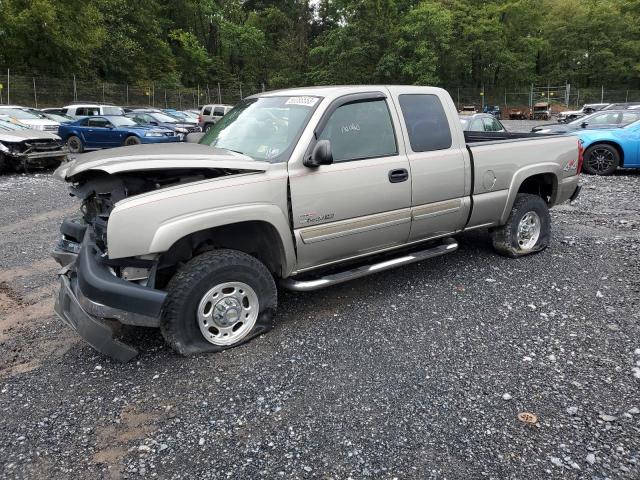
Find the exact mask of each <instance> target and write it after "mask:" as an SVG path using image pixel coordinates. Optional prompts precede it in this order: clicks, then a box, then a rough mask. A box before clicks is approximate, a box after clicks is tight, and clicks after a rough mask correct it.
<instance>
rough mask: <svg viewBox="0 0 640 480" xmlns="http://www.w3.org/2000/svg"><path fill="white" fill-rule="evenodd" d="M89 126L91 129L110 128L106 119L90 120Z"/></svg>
mask: <svg viewBox="0 0 640 480" xmlns="http://www.w3.org/2000/svg"><path fill="white" fill-rule="evenodd" d="M89 126H90V127H100V128H106V127H108V126H109V121H108V120H107V119H106V118H100V117H98V118H90V119H89Z"/></svg>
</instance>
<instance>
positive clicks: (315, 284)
mask: <svg viewBox="0 0 640 480" xmlns="http://www.w3.org/2000/svg"><path fill="white" fill-rule="evenodd" d="M457 249H458V242H456V241H455V240H454V239H453V238H447V239H446V240H445V241H444V242H443V243H442V244H441V245H438V246H436V247H432V248H428V249H426V250H421V251H419V252H413V253H410V254H407V255H403V256H401V257H397V258H392V259H391V260H385V261H383V262H379V263H374V264H373V265H363V266H360V267H356V268H353V269H351V270H345V271H344V272H339V273H333V274H330V275H326V276H324V277H320V278H316V279H313V280H296V279H295V278H285V279H283V280H281V281H280V285H282V287H284V288H286V289H288V290H295V291H297V292H309V291H312V290H319V289H321V288H325V287H329V286H331V285H338V284H339V283H344V282H348V281H349V280H354V279H356V278H360V277H365V276H367V275H371V274H372V273H377V272H383V271H385V270H390V269H392V268H395V267H400V266H403V265H408V264H410V263H415V262H421V261H422V260H426V259H427V258H433V257H438V256H440V255H444V254H447V253H452V252H455V251H456V250H457Z"/></svg>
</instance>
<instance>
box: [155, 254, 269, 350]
mask: <svg viewBox="0 0 640 480" xmlns="http://www.w3.org/2000/svg"><path fill="white" fill-rule="evenodd" d="M167 290H168V295H167V300H166V302H165V306H164V308H163V312H162V321H161V330H162V334H163V336H164V338H165V340H166V341H167V343H168V344H169V345H171V347H172V348H173V349H174V350H176V351H177V352H178V353H180V354H182V355H190V354H194V353H204V352H219V351H222V350H225V349H227V348H231V347H235V346H238V345H241V344H243V343H245V342H247V341H249V340H250V339H252V338H254V337H256V336H258V335H260V334H262V333H265V332H267V331H269V330H271V328H273V317H274V314H275V310H276V305H277V290H276V285H275V282H274V280H273V277H272V276H271V273H269V270H268V269H267V268H266V267H265V266H264V264H263V263H261V262H260V261H259V260H257V259H256V258H254V257H252V256H250V255H248V254H246V253H243V252H239V251H236V250H214V251H210V252H205V253H203V254H201V255H198V256H197V257H194V258H193V259H191V260H190V261H189V262H188V263H187V264H186V265H185V267H184V268H183V269H182V270H180V271H179V272H178V273H176V274H175V275H174V276H173V278H172V279H171V281H170V282H169V284H168V286H167Z"/></svg>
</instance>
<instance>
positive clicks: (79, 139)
mask: <svg viewBox="0 0 640 480" xmlns="http://www.w3.org/2000/svg"><path fill="white" fill-rule="evenodd" d="M58 135H59V136H60V137H61V138H62V140H64V141H65V142H66V143H67V146H68V147H69V151H70V152H71V153H82V152H84V151H85V150H95V149H99V148H110V147H121V146H123V145H125V146H127V145H139V144H141V143H169V142H179V141H180V137H178V135H176V132H174V131H173V130H171V129H169V128H163V127H149V126H144V125H139V124H138V123H136V122H134V121H133V120H132V119H130V118H127V117H123V116H118V115H103V116H100V117H98V116H96V117H84V118H81V119H79V120H77V121H75V122H72V123H66V124H62V125H60V128H59V129H58Z"/></svg>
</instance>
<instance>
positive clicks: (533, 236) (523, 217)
mask: <svg viewBox="0 0 640 480" xmlns="http://www.w3.org/2000/svg"><path fill="white" fill-rule="evenodd" d="M491 238H492V240H493V248H494V249H495V250H496V252H498V253H499V254H501V255H505V256H507V257H514V258H515V257H522V256H524V255H528V254H530V253H535V252H541V251H542V250H544V249H545V248H547V247H548V246H549V242H550V240H551V217H550V216H549V207H548V206H547V203H546V202H545V201H544V200H543V199H542V198H540V197H539V196H537V195H532V194H529V193H519V194H518V195H517V196H516V201H515V202H514V204H513V207H512V208H511V213H510V214H509V218H508V219H507V222H506V223H505V224H504V225H502V226H501V227H497V228H494V229H493V230H491Z"/></svg>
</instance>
